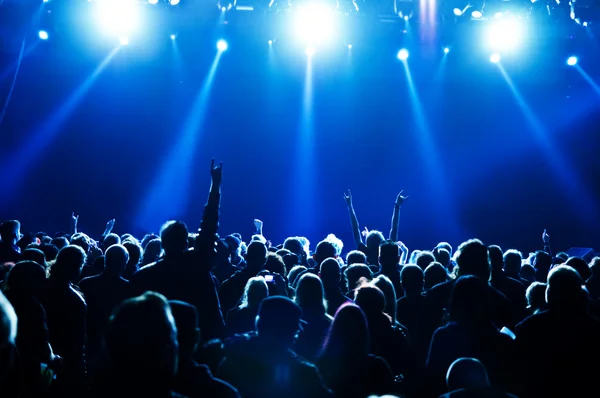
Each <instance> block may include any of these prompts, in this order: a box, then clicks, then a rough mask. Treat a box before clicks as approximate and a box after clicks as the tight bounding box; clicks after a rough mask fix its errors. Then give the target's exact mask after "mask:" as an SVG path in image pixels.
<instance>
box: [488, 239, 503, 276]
mask: <svg viewBox="0 0 600 398" xmlns="http://www.w3.org/2000/svg"><path fill="white" fill-rule="evenodd" d="M488 257H489V259H490V266H491V268H492V270H494V271H501V270H502V269H503V268H504V253H502V249H501V248H500V246H496V245H492V246H489V247H488Z"/></svg>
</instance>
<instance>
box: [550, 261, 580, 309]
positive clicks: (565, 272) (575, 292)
mask: <svg viewBox="0 0 600 398" xmlns="http://www.w3.org/2000/svg"><path fill="white" fill-rule="evenodd" d="M582 284H583V281H582V279H581V276H580V275H579V273H578V272H577V271H576V270H575V269H574V268H572V267H569V266H568V265H559V266H558V267H555V268H553V269H552V271H550V273H549V274H548V287H547V288H546V302H547V303H548V306H549V308H550V309H553V308H554V309H556V308H558V309H567V310H571V309H574V308H575V307H577V306H578V304H581V300H582V297H584V296H583V294H582V293H583V289H582V288H581V285H582Z"/></svg>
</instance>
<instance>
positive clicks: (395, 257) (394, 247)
mask: <svg viewBox="0 0 600 398" xmlns="http://www.w3.org/2000/svg"><path fill="white" fill-rule="evenodd" d="M399 262H400V249H399V248H398V244H397V243H396V242H394V241H391V240H386V241H383V242H381V245H380V246H379V264H381V265H382V266H390V267H397V266H398V263H399Z"/></svg>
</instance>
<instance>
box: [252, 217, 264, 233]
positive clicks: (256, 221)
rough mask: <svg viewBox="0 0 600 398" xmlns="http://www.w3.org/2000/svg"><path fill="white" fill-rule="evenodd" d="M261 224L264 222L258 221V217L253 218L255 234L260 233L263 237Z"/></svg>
mask: <svg viewBox="0 0 600 398" xmlns="http://www.w3.org/2000/svg"><path fill="white" fill-rule="evenodd" d="M263 225H264V224H263V222H262V221H260V220H258V219H255V220H254V227H255V228H256V232H254V234H255V235H260V236H263V237H264V235H263Z"/></svg>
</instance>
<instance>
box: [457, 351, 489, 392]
mask: <svg viewBox="0 0 600 398" xmlns="http://www.w3.org/2000/svg"><path fill="white" fill-rule="evenodd" d="M446 384H447V385H448V391H455V390H461V389H480V388H486V387H489V385H490V381H489V378H488V374H487V370H486V369H485V366H484V365H483V364H482V363H481V362H480V361H479V360H477V359H475V358H459V359H457V360H456V361H454V362H452V365H450V367H449V368H448V373H447V375H446Z"/></svg>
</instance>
